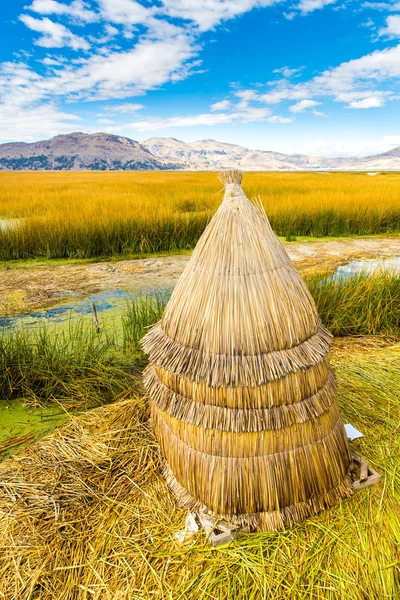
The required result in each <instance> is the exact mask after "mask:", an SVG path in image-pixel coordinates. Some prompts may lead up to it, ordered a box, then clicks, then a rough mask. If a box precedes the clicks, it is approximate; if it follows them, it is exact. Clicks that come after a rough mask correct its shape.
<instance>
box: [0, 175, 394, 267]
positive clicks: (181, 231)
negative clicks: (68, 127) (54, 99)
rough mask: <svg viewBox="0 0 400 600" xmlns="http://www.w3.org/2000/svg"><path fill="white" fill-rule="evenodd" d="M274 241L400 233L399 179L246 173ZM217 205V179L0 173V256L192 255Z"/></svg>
mask: <svg viewBox="0 0 400 600" xmlns="http://www.w3.org/2000/svg"><path fill="white" fill-rule="evenodd" d="M244 189H245V192H246V194H247V195H248V196H250V197H252V196H255V195H260V196H261V199H262V202H263V204H264V206H265V209H266V211H267V214H268V216H269V218H270V220H271V224H272V227H273V228H274V230H275V232H276V233H277V234H278V235H286V236H288V235H315V236H327V235H335V236H336V235H346V234H356V235H357V234H364V235H365V234H372V233H388V232H395V231H399V230H400V199H399V189H400V174H397V173H390V174H382V175H378V176H377V177H369V176H368V175H366V174H364V173H333V174H328V175H325V174H318V173H248V174H246V178H245V182H244ZM221 199H222V193H221V184H220V183H219V181H218V179H217V177H216V175H215V173H178V172H146V173H142V172H131V173H118V172H113V173H104V172H101V173H97V172H82V173H73V172H66V173H44V172H38V173H20V172H19V173H0V219H21V220H20V221H18V222H17V224H16V223H15V222H14V224H13V226H10V227H7V228H4V226H3V227H0V259H11V258H23V257H28V256H47V257H48V258H57V257H58V258H62V257H74V256H75V257H90V256H97V255H101V254H110V253H140V252H152V251H168V250H174V249H182V248H192V247H193V246H194V245H195V243H196V241H197V239H198V238H199V236H200V235H201V232H202V231H203V229H204V227H205V225H206V223H207V221H208V219H209V218H210V216H211V215H212V214H213V213H214V212H215V210H216V209H217V207H218V205H219V203H220V202H221Z"/></svg>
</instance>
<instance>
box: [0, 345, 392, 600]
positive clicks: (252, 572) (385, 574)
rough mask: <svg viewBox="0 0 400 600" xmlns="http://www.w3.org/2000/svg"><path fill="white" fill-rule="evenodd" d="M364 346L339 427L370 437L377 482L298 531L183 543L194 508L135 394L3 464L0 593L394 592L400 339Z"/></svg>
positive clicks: (342, 397) (60, 599)
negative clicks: (177, 492)
mask: <svg viewBox="0 0 400 600" xmlns="http://www.w3.org/2000/svg"><path fill="white" fill-rule="evenodd" d="M365 346H366V348H367V349H366V348H365V347H364V345H363V344H362V343H361V344H356V345H355V346H354V347H353V348H352V344H351V343H350V341H349V340H347V341H345V342H342V343H341V344H339V347H338V348H337V349H336V351H335V353H334V358H333V365H334V367H335V368H336V373H337V376H338V379H339V385H340V394H339V401H340V407H341V411H342V414H343V416H344V419H345V421H346V422H351V423H352V424H353V425H354V426H356V427H358V428H359V429H360V430H361V431H362V432H363V433H364V435H365V437H364V438H362V439H361V440H359V441H357V442H354V443H353V448H354V449H355V450H356V451H358V452H360V453H362V454H363V455H364V456H366V457H367V459H368V461H369V463H370V464H371V465H372V466H373V467H374V468H375V469H376V470H378V471H379V472H380V473H381V474H382V476H383V477H382V482H381V483H380V484H378V485H375V486H374V487H372V488H369V489H366V490H363V491H360V492H357V493H356V494H355V495H354V496H353V497H352V498H351V499H349V500H347V501H344V502H342V504H340V505H339V506H337V507H336V508H334V509H332V510H330V511H328V512H326V513H323V514H321V515H320V516H318V517H316V518H313V519H310V520H308V521H306V522H304V523H302V524H299V525H297V526H295V527H294V528H293V529H290V530H286V531H281V532H279V533H269V534H257V535H249V536H244V537H242V538H240V539H238V540H236V541H234V542H232V543H230V544H229V545H226V546H222V547H219V548H216V549H213V548H211V547H210V546H209V545H208V543H207V541H206V539H205V536H204V534H198V535H197V537H196V538H195V539H194V541H193V543H191V544H189V545H187V546H181V545H179V544H178V543H177V542H176V541H175V539H174V534H175V533H176V532H177V531H179V530H180V529H182V528H183V526H184V522H185V518H186V512H185V511H183V510H180V509H178V508H176V506H175V505H174V500H173V498H172V497H171V495H170V493H169V492H168V489H167V487H166V485H165V482H164V480H163V477H162V475H161V472H160V467H161V461H160V455H159V451H158V448H157V445H156V443H155V441H154V438H153V436H152V433H151V431H150V430H149V427H148V424H147V420H148V416H149V414H148V406H147V400H146V399H145V398H144V397H143V396H140V395H137V396H132V397H131V398H129V399H126V400H123V401H120V402H116V403H114V404H111V405H109V406H106V407H102V408H97V409H94V410H92V411H90V412H87V413H85V414H83V415H81V416H79V417H76V418H74V419H72V420H71V421H70V422H69V423H68V424H67V425H66V426H64V427H62V428H60V429H59V430H57V431H56V432H55V433H53V434H52V435H50V436H48V437H47V438H44V439H42V440H41V441H39V442H37V443H36V444H35V445H33V446H31V447H29V449H28V450H26V451H25V452H23V453H21V454H19V455H17V456H15V457H14V458H12V459H10V460H7V461H4V462H3V463H2V464H1V465H0V482H1V486H0V531H1V533H2V535H1V536H0V598H4V599H6V600H10V599H12V598H15V599H28V598H29V599H40V600H48V599H52V600H71V599H74V600H75V599H79V600H81V599H82V600H83V599H89V598H90V599H104V600H106V599H107V600H108V599H116V600H117V599H118V600H122V599H138V600H139V599H140V600H145V599H153V598H166V599H171V600H178V599H179V600H181V599H182V600H183V599H186V598H189V599H192V598H196V600H197V599H199V600H203V599H204V600H210V599H213V600H214V599H215V600H222V599H224V600H225V599H235V600H236V599H243V600H259V599H264V598H265V599H267V598H285V599H302V598H304V599H305V598H307V599H308V598H311V599H313V598H321V599H322V598H323V599H332V600H337V599H339V598H340V599H341V600H342V599H346V600H366V599H368V600H369V599H371V600H375V599H376V600H378V599H381V598H391V599H395V598H399V597H400V551H399V548H400V435H399V423H400V402H399V397H400V380H399V377H398V373H399V368H400V344H395V345H392V346H389V347H384V348H379V347H378V346H376V347H375V348H374V347H373V340H372V339H371V338H370V339H368V344H365ZM371 347H372V349H371ZM349 348H352V351H351V352H349ZM210 485H212V481H210Z"/></svg>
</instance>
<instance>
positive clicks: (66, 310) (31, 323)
mask: <svg viewBox="0 0 400 600" xmlns="http://www.w3.org/2000/svg"><path fill="white" fill-rule="evenodd" d="M164 291H165V290H162V289H158V290H154V289H153V290H148V291H146V292H143V291H140V292H132V291H130V292H128V291H126V290H107V291H104V292H99V293H97V294H91V295H90V296H86V297H85V298H78V299H76V300H72V301H69V302H63V303H62V304H57V305H56V306H52V307H50V308H46V309H43V310H37V311H35V312H32V313H29V314H25V315H15V316H13V317H0V328H2V327H3V328H4V327H13V328H14V327H15V328H16V327H18V328H26V327H29V328H31V327H39V326H41V325H54V324H62V323H68V322H70V321H71V319H73V318H77V317H86V318H89V319H90V318H91V315H92V307H91V304H92V303H93V304H94V305H95V307H96V310H97V313H98V317H99V322H100V325H101V317H104V316H106V315H107V317H110V316H111V314H113V315H115V316H116V315H117V314H118V313H119V314H122V312H123V310H124V307H125V306H126V302H127V301H128V300H133V299H134V298H137V297H138V296H141V295H144V294H150V295H154V294H157V293H162V292H164ZM71 296H73V292H72V293H70V294H68V295H67V294H60V296H59V298H60V299H61V298H65V297H71Z"/></svg>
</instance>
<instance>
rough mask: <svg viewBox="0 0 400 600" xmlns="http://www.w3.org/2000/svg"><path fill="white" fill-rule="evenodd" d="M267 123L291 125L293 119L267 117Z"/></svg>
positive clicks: (274, 116) (276, 116)
mask: <svg viewBox="0 0 400 600" xmlns="http://www.w3.org/2000/svg"><path fill="white" fill-rule="evenodd" d="M267 121H268V122H269V123H282V124H284V123H292V121H293V117H280V116H278V115H272V117H268V119H267Z"/></svg>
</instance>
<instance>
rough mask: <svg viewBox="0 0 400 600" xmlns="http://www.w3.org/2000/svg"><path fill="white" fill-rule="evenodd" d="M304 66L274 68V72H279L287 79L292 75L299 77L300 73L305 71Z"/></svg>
mask: <svg viewBox="0 0 400 600" xmlns="http://www.w3.org/2000/svg"><path fill="white" fill-rule="evenodd" d="M303 69H304V67H300V68H298V69H291V68H290V67H281V68H280V69H274V70H273V71H272V72H273V73H278V74H279V75H282V76H283V77H285V78H286V79H290V77H298V76H299V75H300V73H301V72H302V71H303Z"/></svg>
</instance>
